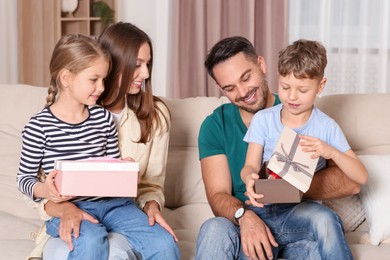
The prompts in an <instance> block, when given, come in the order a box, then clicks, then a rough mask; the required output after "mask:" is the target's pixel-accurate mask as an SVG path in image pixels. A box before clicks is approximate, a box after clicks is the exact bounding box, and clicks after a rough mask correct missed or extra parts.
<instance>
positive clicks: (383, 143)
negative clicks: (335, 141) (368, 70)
mask: <svg viewBox="0 0 390 260" xmlns="http://www.w3.org/2000/svg"><path fill="white" fill-rule="evenodd" d="M317 105H318V107H319V108H320V109H321V110H322V111H323V112H325V113H326V114H328V115H329V116H331V117H332V118H334V119H335V120H336V121H337V123H338V124H339V125H340V127H341V128H342V129H343V131H344V134H345V136H346V137H347V139H348V142H349V144H350V145H351V147H352V149H353V150H354V151H355V152H356V153H358V154H385V153H387V154H388V153H390V94H348V95H331V96H324V97H322V98H320V99H319V102H318V104H317Z"/></svg>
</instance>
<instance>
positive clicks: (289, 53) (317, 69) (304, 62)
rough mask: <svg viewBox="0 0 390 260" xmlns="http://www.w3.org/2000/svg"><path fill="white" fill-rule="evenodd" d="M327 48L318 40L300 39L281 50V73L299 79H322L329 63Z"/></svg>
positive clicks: (279, 67) (279, 63)
mask: <svg viewBox="0 0 390 260" xmlns="http://www.w3.org/2000/svg"><path fill="white" fill-rule="evenodd" d="M327 62H328V61H327V58H326V49H325V47H324V46H323V45H322V44H321V43H319V42H317V41H310V40H305V39H300V40H297V41H295V42H293V44H291V45H289V46H287V47H286V48H284V49H283V50H281V51H280V52H279V62H278V70H279V75H281V76H287V75H289V74H291V73H293V74H294V77H295V78H297V79H302V78H310V79H322V78H323V77H324V73H325V67H326V65H327Z"/></svg>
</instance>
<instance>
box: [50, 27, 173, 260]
mask: <svg viewBox="0 0 390 260" xmlns="http://www.w3.org/2000/svg"><path fill="white" fill-rule="evenodd" d="M99 42H100V43H101V44H102V45H103V46H104V47H105V48H106V49H108V50H109V52H110V53H111V56H112V66H111V71H110V73H109V75H108V76H107V79H106V91H105V92H104V93H103V94H102V95H101V96H100V98H99V100H98V103H99V104H101V105H102V106H104V107H106V108H107V109H108V110H109V111H110V112H111V113H112V114H113V115H114V118H115V121H116V123H117V126H118V130H119V143H120V152H121V156H122V158H126V157H131V158H133V159H134V160H135V161H137V162H139V166H140V172H139V174H140V179H141V181H140V184H139V185H138V196H137V198H136V199H137V203H138V206H139V208H137V207H134V208H133V213H132V214H131V217H132V218H133V219H134V231H135V232H134V233H132V235H131V238H130V239H128V241H129V244H130V246H129V245H126V244H124V243H121V240H120V238H119V237H118V236H116V237H115V239H112V240H110V244H115V245H116V248H114V250H115V251H116V253H115V254H118V255H126V257H130V258H131V257H133V258H134V257H136V256H142V257H143V259H149V258H152V256H154V257H155V258H156V259H179V258H180V255H179V249H178V247H177V244H176V241H177V237H176V235H175V233H174V232H173V230H172V228H171V227H170V226H169V225H168V223H167V222H166V221H165V219H164V218H163V216H162V214H161V210H162V208H163V207H164V194H163V187H164V180H165V167H166V160H167V154H168V144H169V124H170V118H169V111H168V108H167V107H166V106H165V104H164V103H163V102H162V101H161V100H160V99H159V98H157V97H155V96H153V94H152V87H151V73H152V64H153V51H152V50H153V48H152V43H151V40H150V38H149V36H148V35H147V34H146V33H145V32H143V31H142V30H140V29H139V28H137V27H136V26H134V25H132V24H130V23H122V22H119V23H116V24H113V25H111V26H109V27H108V28H106V30H105V31H103V33H102V34H101V36H100V37H99ZM56 206H58V205H55V204H53V203H48V204H47V205H46V210H47V212H48V213H49V214H50V215H57V214H59V213H60V212H62V210H61V209H58V207H56ZM74 210H75V211H76V212H77V213H75V214H74V215H78V216H81V215H82V214H84V213H81V212H80V209H77V210H76V209H74ZM68 218H69V219H71V218H72V216H70V215H69V216H68ZM79 222H80V220H79V221H78V222H77V223H70V221H69V222H66V223H67V228H66V230H67V236H68V235H69V234H70V232H71V230H72V229H73V230H74V229H76V230H77V228H78V223H79ZM49 244H51V245H49ZM49 247H50V250H48V249H49ZM58 248H59V247H58V243H54V241H53V239H51V240H49V243H48V245H47V248H45V251H52V250H53V249H55V250H60V249H58ZM62 248H63V245H62ZM111 248H112V246H111V245H110V249H111ZM118 248H119V249H118ZM129 248H130V249H131V250H132V251H133V254H132V253H131V252H128V249H129ZM127 255H128V256H127ZM110 257H114V256H112V255H111V252H110Z"/></svg>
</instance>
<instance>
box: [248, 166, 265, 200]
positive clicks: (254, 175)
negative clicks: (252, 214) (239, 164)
mask: <svg viewBox="0 0 390 260" xmlns="http://www.w3.org/2000/svg"><path fill="white" fill-rule="evenodd" d="M259 178H260V176H259V175H258V174H257V173H252V174H250V175H247V176H246V178H245V183H246V192H245V196H247V197H248V198H249V200H247V201H245V203H246V204H247V205H253V206H255V207H260V208H262V207H264V204H263V203H259V202H257V201H256V199H261V198H263V197H264V195H263V194H257V193H256V192H255V189H254V188H255V180H257V179H259Z"/></svg>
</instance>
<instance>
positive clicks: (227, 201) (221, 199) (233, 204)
mask: <svg viewBox="0 0 390 260" xmlns="http://www.w3.org/2000/svg"><path fill="white" fill-rule="evenodd" d="M209 203H210V206H211V209H212V210H213V213H214V215H215V216H216V217H225V218H227V219H229V220H230V221H233V222H234V213H235V212H236V210H237V209H238V208H241V207H242V206H243V203H242V202H241V201H240V200H239V199H237V198H235V197H233V196H232V195H229V194H226V193H217V194H215V195H214V196H213V197H212V198H209Z"/></svg>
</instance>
